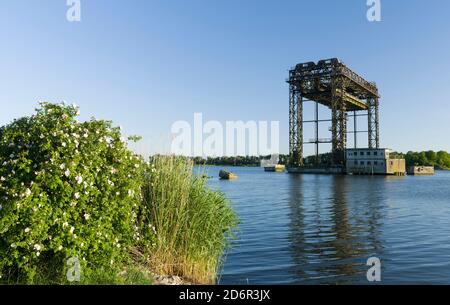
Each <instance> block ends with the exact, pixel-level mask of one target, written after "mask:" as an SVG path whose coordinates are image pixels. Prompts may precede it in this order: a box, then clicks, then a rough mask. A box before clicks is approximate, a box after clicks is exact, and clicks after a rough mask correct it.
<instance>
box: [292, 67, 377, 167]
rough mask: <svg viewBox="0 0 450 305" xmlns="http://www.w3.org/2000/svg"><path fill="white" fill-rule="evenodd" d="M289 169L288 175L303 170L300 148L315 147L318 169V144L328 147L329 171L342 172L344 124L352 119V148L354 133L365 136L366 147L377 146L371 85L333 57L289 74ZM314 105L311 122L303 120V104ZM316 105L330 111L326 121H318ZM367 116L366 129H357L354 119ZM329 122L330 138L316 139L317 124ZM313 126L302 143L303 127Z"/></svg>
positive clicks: (296, 68)
mask: <svg viewBox="0 0 450 305" xmlns="http://www.w3.org/2000/svg"><path fill="white" fill-rule="evenodd" d="M287 83H288V84H289V93H290V94H289V154H290V158H289V167H290V168H291V171H292V172H295V171H301V168H302V167H303V165H304V164H303V145H304V144H315V148H316V149H315V153H316V162H317V164H316V165H317V166H319V164H318V163H319V145H320V144H322V143H331V144H332V164H330V168H333V171H334V169H335V168H342V169H345V161H346V155H345V150H346V148H347V134H348V133H349V132H348V131H347V121H348V119H349V117H352V118H353V120H354V130H353V131H351V133H352V134H353V136H354V143H355V148H357V134H358V133H363V132H364V133H367V134H368V139H369V141H368V148H369V149H377V148H379V146H380V137H379V99H380V96H379V94H378V89H377V86H376V84H375V83H373V82H368V81H366V80H365V79H364V78H362V77H361V76H359V75H358V74H357V73H355V72H354V71H352V70H350V69H349V68H348V67H347V66H346V65H345V64H344V63H342V62H341V61H340V60H338V59H337V58H333V59H328V60H321V61H319V62H318V63H317V64H316V63H314V62H307V63H302V64H298V65H296V66H295V67H294V68H292V69H291V70H290V71H289V79H288V80H287ZM307 101H311V102H314V103H315V119H314V120H311V121H305V120H303V103H304V102H307ZM319 104H321V105H324V106H326V107H328V108H330V109H331V118H330V119H319V111H318V106H319ZM359 116H367V117H368V126H367V130H365V131H360V130H358V129H357V118H358V117H359ZM320 122H331V136H332V138H331V139H321V138H319V123H320ZM306 123H314V124H315V139H313V140H311V141H304V139H303V125H304V124H306Z"/></svg>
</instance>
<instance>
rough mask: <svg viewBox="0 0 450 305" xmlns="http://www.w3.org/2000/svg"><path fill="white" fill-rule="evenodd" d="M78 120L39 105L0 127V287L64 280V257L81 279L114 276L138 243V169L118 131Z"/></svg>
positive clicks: (67, 111) (69, 110) (70, 109)
mask: <svg viewBox="0 0 450 305" xmlns="http://www.w3.org/2000/svg"><path fill="white" fill-rule="evenodd" d="M77 114H78V109H77V107H76V106H65V105H63V104H60V105H55V104H47V103H42V104H41V108H40V109H37V113H36V114H35V115H33V116H31V117H24V118H21V119H18V120H15V121H14V122H13V123H11V124H9V125H7V126H4V127H1V128H0V255H1V256H0V276H1V277H2V279H1V280H0V281H5V282H8V283H12V282H17V283H35V282H39V281H42V279H45V278H47V279H52V281H57V282H61V281H64V278H65V272H66V268H67V265H66V260H67V259H68V258H70V257H77V258H78V259H79V260H80V263H81V267H82V269H81V270H82V274H83V275H84V276H86V277H89V273H90V272H91V273H92V272H94V270H100V269H101V270H116V269H117V268H119V266H120V262H122V261H124V260H127V258H128V257H129V253H130V248H131V247H132V246H133V245H134V244H135V242H136V241H137V240H138V239H139V230H138V226H137V225H136V217H137V215H136V212H137V210H138V204H139V201H140V198H139V196H140V186H141V177H142V170H143V167H144V166H145V165H144V163H143V162H142V160H141V159H140V158H138V157H136V156H135V155H134V154H133V153H132V152H131V151H130V150H128V148H127V145H126V142H125V140H124V139H123V138H121V132H120V128H114V127H112V124H111V122H109V121H101V120H95V119H91V120H90V121H88V122H83V123H80V122H77V121H76V119H75V118H76V116H77ZM105 272H106V271H105Z"/></svg>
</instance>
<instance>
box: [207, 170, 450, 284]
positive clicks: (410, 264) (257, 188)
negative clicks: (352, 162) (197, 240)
mask: <svg viewBox="0 0 450 305" xmlns="http://www.w3.org/2000/svg"><path fill="white" fill-rule="evenodd" d="M219 170H220V168H218V167H209V168H208V173H209V175H211V176H213V177H214V178H213V179H211V181H210V184H211V186H212V187H213V188H217V189H220V190H222V191H223V192H224V193H225V194H226V195H227V196H228V198H229V199H231V201H232V204H233V208H234V209H235V211H236V212H237V214H238V216H239V218H240V221H241V223H240V225H239V232H238V238H237V239H236V240H235V241H234V242H233V244H232V248H231V249H230V250H229V251H228V253H227V255H226V258H225V265H224V268H223V271H222V273H221V275H220V283H221V284H247V283H249V284H367V283H368V281H367V278H366V273H367V270H368V268H369V267H368V266H366V263H367V259H368V258H370V257H373V256H375V257H378V258H380V259H381V264H382V283H383V284H450V172H437V174H436V175H435V176H431V177H412V176H408V177H368V176H326V175H289V174H285V173H266V172H264V171H263V170H262V169H261V168H233V169H232V170H233V172H235V173H237V174H238V175H239V179H238V180H236V181H220V180H218V179H217V178H216V177H218V172H219Z"/></svg>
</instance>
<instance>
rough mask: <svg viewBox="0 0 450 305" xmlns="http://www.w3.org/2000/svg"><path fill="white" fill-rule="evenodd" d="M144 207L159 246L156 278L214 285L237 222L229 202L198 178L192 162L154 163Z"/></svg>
mask: <svg viewBox="0 0 450 305" xmlns="http://www.w3.org/2000/svg"><path fill="white" fill-rule="evenodd" d="M143 204H144V205H145V207H146V209H145V210H144V211H146V213H147V215H146V218H147V221H149V222H150V223H151V225H152V226H154V229H155V232H156V237H157V242H156V245H155V246H154V247H153V248H152V249H151V251H150V264H151V268H152V270H153V272H155V273H157V274H162V275H178V276H181V277H183V278H184V279H186V280H188V281H191V282H194V283H199V284H213V283H215V281H216V276H217V272H218V270H219V268H220V266H221V257H222V254H223V252H224V250H225V249H226V247H227V245H228V242H229V238H230V237H232V233H233V227H234V226H235V225H236V224H237V218H236V215H235V214H234V212H233V210H232V208H231V207H230V205H229V202H228V201H227V200H226V198H225V196H224V195H223V194H222V193H220V192H217V191H214V190H211V189H209V188H208V186H207V185H206V178H204V176H203V175H195V174H194V172H193V164H192V162H191V161H190V160H188V159H186V158H181V157H173V156H170V157H169V156H156V157H153V158H152V159H151V170H150V171H149V173H148V175H147V176H146V178H145V183H144V187H143Z"/></svg>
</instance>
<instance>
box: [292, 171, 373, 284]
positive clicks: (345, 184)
mask: <svg viewBox="0 0 450 305" xmlns="http://www.w3.org/2000/svg"><path fill="white" fill-rule="evenodd" d="M363 179H365V178H363ZM366 182H367V181H366ZM380 182H382V180H378V181H375V183H370V182H369V183H368V184H366V186H365V187H364V184H361V181H358V180H354V179H352V178H351V177H345V176H318V175H315V176H306V175H291V176H290V177H289V207H290V220H291V223H290V227H291V232H290V244H291V247H290V248H291V253H292V258H293V260H294V266H293V268H292V269H293V270H292V272H293V274H294V276H295V278H296V281H297V282H299V283H336V284H343V283H355V282H362V283H364V280H365V272H366V269H367V268H366V266H365V262H366V260H367V258H369V257H371V256H373V255H374V254H376V255H378V256H379V255H380V254H381V253H380V250H382V244H381V242H380V241H379V232H380V229H379V225H380V217H381V214H380V212H379V211H380V202H381V201H380V199H381V198H380V197H379V196H374V192H373V190H369V189H370V188H373V187H374V186H375V187H376V184H377V183H380ZM355 187H356V188H360V192H361V193H357V194H359V195H356V196H361V198H360V199H361V200H357V202H358V203H359V204H360V206H357V205H350V204H349V198H348V197H349V196H350V195H349V194H352V196H354V193H355V192H354V188H355ZM365 188H369V189H367V190H366V189H365ZM368 194H371V196H368ZM352 199H354V198H352ZM364 201H365V202H364Z"/></svg>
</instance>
